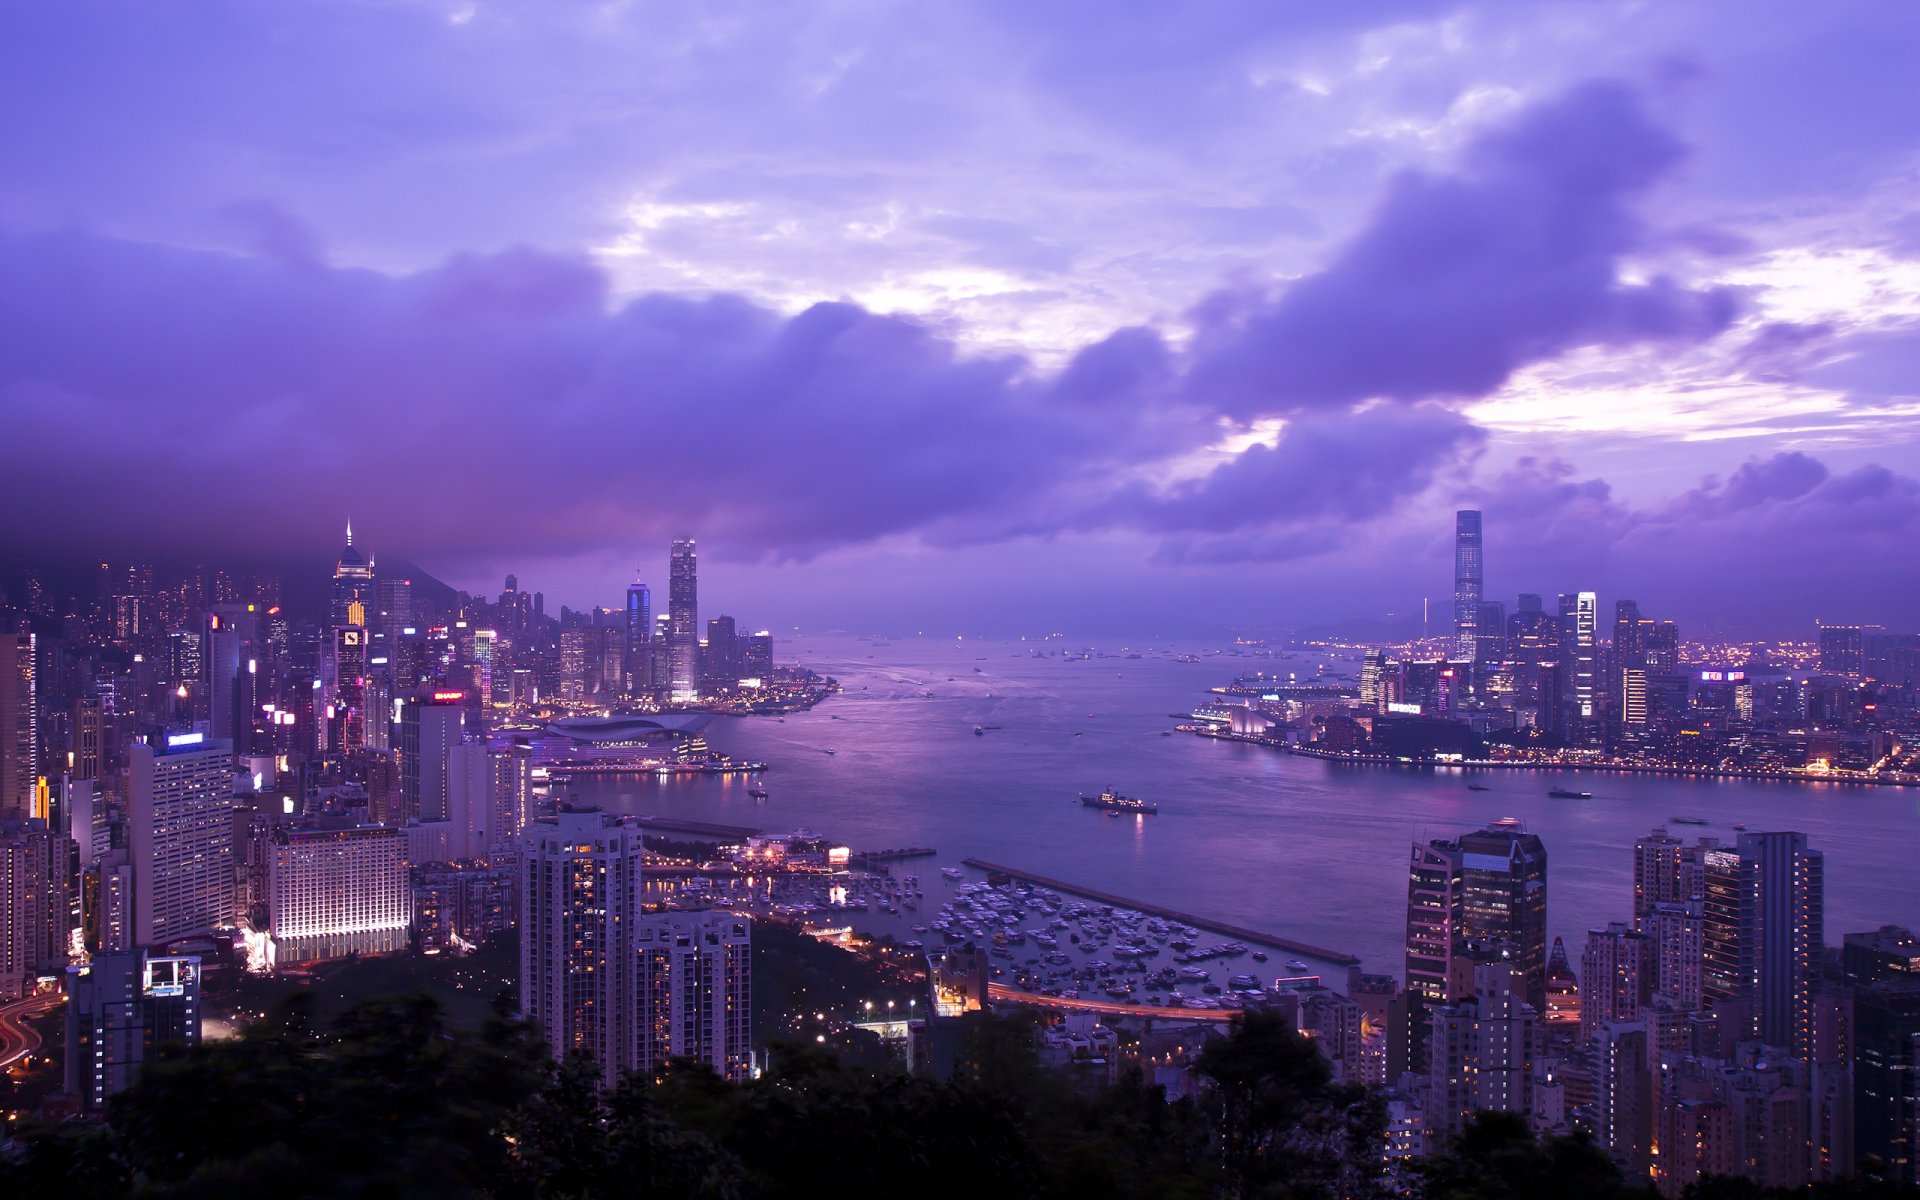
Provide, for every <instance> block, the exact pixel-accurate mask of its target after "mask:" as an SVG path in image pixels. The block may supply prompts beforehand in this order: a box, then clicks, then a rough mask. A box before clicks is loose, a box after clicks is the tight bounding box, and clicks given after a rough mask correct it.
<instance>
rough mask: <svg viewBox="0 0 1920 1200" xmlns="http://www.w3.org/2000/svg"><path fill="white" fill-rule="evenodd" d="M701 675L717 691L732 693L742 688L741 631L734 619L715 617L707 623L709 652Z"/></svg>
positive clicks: (702, 666) (702, 665) (703, 663)
mask: <svg viewBox="0 0 1920 1200" xmlns="http://www.w3.org/2000/svg"><path fill="white" fill-rule="evenodd" d="M701 674H702V675H703V676H705V678H706V680H707V682H708V684H709V686H710V687H711V688H712V689H713V690H716V691H729V692H730V691H732V690H733V689H735V688H737V687H739V686H740V630H739V626H738V625H737V624H736V623H735V622H734V619H733V618H732V617H714V618H713V619H712V620H710V621H708V622H707V652H706V657H705V659H704V661H703V662H702V663H701Z"/></svg>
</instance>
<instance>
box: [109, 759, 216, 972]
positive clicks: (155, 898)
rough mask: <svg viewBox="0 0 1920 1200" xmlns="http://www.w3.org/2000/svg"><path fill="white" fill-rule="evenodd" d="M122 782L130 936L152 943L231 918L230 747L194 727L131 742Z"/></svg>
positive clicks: (206, 930)
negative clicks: (153, 741) (157, 740)
mask: <svg viewBox="0 0 1920 1200" xmlns="http://www.w3.org/2000/svg"><path fill="white" fill-rule="evenodd" d="M129 757H130V759H131V761H130V762H129V764H128V788H127V848H128V850H129V851H131V858H132V860H133V885H134V886H133V907H134V922H133V941H134V943H135V944H137V945H143V946H158V945H165V944H166V943H168V942H171V941H174V940H176V939H178V938H184V937H193V936H198V935H203V934H208V933H212V932H213V931H214V930H216V929H221V928H225V927H227V926H230V925H232V924H233V908H234V873H233V748H232V747H231V746H230V745H229V744H228V743H226V742H216V741H208V740H207V739H206V738H205V736H204V735H202V734H198V733H177V734H174V735H172V736H171V737H168V738H167V739H166V740H165V742H163V743H162V744H160V745H158V746H155V745H149V744H146V743H136V744H135V745H134V746H133V748H132V752H131V754H130V756H129Z"/></svg>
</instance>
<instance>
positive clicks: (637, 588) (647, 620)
mask: <svg viewBox="0 0 1920 1200" xmlns="http://www.w3.org/2000/svg"><path fill="white" fill-rule="evenodd" d="M623 616H624V620H623V622H622V625H621V631H622V632H623V633H624V634H625V641H626V647H625V648H626V655H625V663H626V666H625V674H626V692H627V695H629V696H642V695H646V694H648V693H650V692H651V691H652V690H653V593H652V592H651V591H650V590H648V588H647V585H646V584H644V583H642V582H640V581H639V580H638V579H636V580H634V581H633V582H632V583H630V584H628V585H627V604H626V609H625V612H624V614H623Z"/></svg>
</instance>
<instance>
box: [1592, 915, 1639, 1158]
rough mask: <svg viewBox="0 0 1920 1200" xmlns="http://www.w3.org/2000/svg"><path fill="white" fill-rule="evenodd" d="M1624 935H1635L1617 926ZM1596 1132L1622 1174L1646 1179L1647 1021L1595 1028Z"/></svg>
mask: <svg viewBox="0 0 1920 1200" xmlns="http://www.w3.org/2000/svg"><path fill="white" fill-rule="evenodd" d="M1620 928H1621V929H1622V930H1623V931H1624V932H1623V936H1625V937H1629V938H1632V937H1638V936H1639V935H1638V934H1635V933H1633V932H1632V931H1631V930H1628V929H1626V927H1625V926H1624V925H1623V926H1621V927H1620ZM1592 1046H1593V1065H1594V1070H1593V1077H1594V1078H1593V1084H1594V1087H1593V1095H1594V1105H1593V1109H1594V1135H1595V1138H1596V1140H1597V1141H1599V1143H1600V1144H1601V1145H1603V1146H1605V1147H1606V1148H1607V1150H1608V1152H1609V1153H1610V1154H1611V1155H1612V1156H1613V1160H1614V1161H1615V1162H1616V1163H1618V1164H1619V1165H1620V1173H1621V1174H1622V1175H1624V1176H1626V1177H1627V1178H1628V1179H1631V1180H1634V1181H1635V1182H1644V1181H1645V1180H1646V1179H1647V1178H1648V1176H1649V1174H1650V1173H1651V1171H1652V1165H1653V1163H1652V1142H1653V1124H1654V1120H1653V1075H1652V1072H1651V1070H1650V1065H1651V1059H1650V1056H1649V1055H1648V1053H1647V1024H1646V1022H1645V1021H1640V1020H1615V1021H1606V1022H1603V1023H1602V1024H1600V1025H1599V1026H1598V1027H1597V1028H1595V1029H1594V1030H1593V1033H1592Z"/></svg>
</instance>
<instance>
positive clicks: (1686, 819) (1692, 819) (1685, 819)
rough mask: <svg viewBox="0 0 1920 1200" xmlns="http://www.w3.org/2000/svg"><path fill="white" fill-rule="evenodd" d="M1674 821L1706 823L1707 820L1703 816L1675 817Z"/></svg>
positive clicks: (1679, 822) (1679, 823) (1690, 823)
mask: <svg viewBox="0 0 1920 1200" xmlns="http://www.w3.org/2000/svg"><path fill="white" fill-rule="evenodd" d="M1673 823H1674V824H1675V825H1705V824H1706V823H1707V822H1706V820H1705V819H1704V818H1702V817H1675V818H1674V819H1673Z"/></svg>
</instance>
